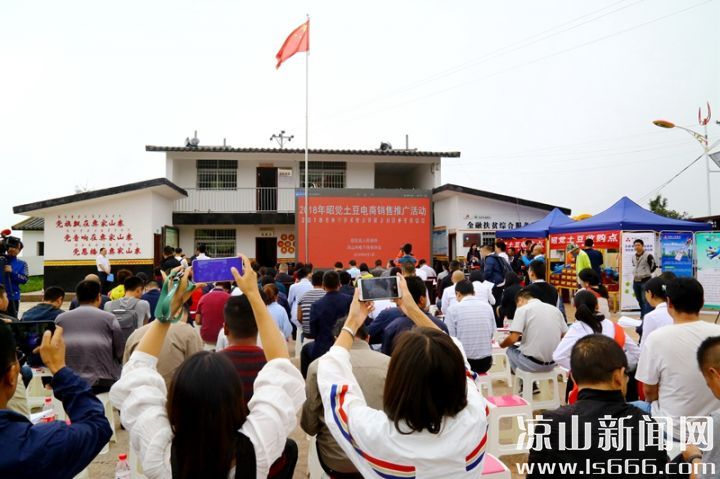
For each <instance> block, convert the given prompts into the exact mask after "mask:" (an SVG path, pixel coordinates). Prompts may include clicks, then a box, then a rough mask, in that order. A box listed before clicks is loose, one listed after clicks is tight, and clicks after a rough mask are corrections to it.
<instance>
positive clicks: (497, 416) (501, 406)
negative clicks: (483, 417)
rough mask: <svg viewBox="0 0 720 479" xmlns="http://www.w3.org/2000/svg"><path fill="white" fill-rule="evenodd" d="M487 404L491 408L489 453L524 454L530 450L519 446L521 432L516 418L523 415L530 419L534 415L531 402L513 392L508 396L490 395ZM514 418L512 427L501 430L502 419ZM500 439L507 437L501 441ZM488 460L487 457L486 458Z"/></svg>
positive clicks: (489, 417)
mask: <svg viewBox="0 0 720 479" xmlns="http://www.w3.org/2000/svg"><path fill="white" fill-rule="evenodd" d="M486 399H487V404H488V407H489V409H490V414H489V415H488V446H487V453H488V454H492V455H495V456H506V455H509V454H523V453H525V452H528V450H529V449H528V448H527V447H521V448H518V445H517V441H518V437H519V436H520V433H521V428H520V427H519V425H518V423H517V421H516V420H515V418H518V417H523V418H524V419H525V420H530V419H532V417H533V414H532V408H531V407H530V404H529V403H528V402H527V401H526V400H525V399H523V398H521V397H520V396H516V395H513V394H510V395H507V396H490V397H488V398H486ZM508 417H509V418H513V419H514V420H513V423H512V427H511V428H509V429H504V430H503V431H502V432H501V430H500V420H501V419H503V418H508ZM500 439H506V440H505V441H504V442H501V441H500ZM486 460H487V459H486Z"/></svg>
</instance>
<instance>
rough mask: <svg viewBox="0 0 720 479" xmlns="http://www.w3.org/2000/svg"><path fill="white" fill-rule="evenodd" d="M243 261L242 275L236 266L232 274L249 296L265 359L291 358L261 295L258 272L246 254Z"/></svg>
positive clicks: (239, 286)
mask: <svg viewBox="0 0 720 479" xmlns="http://www.w3.org/2000/svg"><path fill="white" fill-rule="evenodd" d="M240 257H241V258H242V262H243V274H242V276H241V275H240V273H239V272H238V270H237V269H236V268H232V274H233V276H234V277H235V283H237V285H238V288H240V291H242V292H243V294H244V295H246V296H247V298H248V301H250V306H251V307H252V310H253V314H254V315H255V322H256V323H257V327H258V332H259V333H260V340H261V341H262V345H263V350H264V351H265V359H267V360H268V361H271V360H273V359H276V358H288V359H289V358H290V355H289V354H288V349H287V344H286V343H285V340H284V338H283V337H282V336H281V335H279V334H278V333H277V332H278V327H277V325H276V324H275V321H273V319H272V316H270V312H269V311H268V309H267V306H265V303H264V302H263V300H262V298H261V297H260V289H259V288H258V282H257V274H256V273H255V270H253V269H252V266H251V265H250V260H248V259H247V257H246V256H244V255H240Z"/></svg>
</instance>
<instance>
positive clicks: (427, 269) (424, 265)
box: [417, 259, 437, 280]
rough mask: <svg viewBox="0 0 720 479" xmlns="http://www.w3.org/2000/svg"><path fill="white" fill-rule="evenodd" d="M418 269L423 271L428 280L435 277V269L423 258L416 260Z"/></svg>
mask: <svg viewBox="0 0 720 479" xmlns="http://www.w3.org/2000/svg"><path fill="white" fill-rule="evenodd" d="M417 269H420V270H423V271H425V276H426V277H427V279H428V280H430V279H435V278H437V273H436V272H435V270H434V269H433V268H432V267H431V266H430V265H428V264H427V261H425V260H424V259H421V260H420V262H418V268H417Z"/></svg>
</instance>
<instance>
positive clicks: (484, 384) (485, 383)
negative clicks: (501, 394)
mask: <svg viewBox="0 0 720 479" xmlns="http://www.w3.org/2000/svg"><path fill="white" fill-rule="evenodd" d="M475 384H477V385H478V386H479V387H480V393H481V394H482V389H483V388H485V389H486V390H487V394H486V396H492V395H493V386H492V376H490V375H489V374H488V373H482V374H478V375H477V378H476V379H475Z"/></svg>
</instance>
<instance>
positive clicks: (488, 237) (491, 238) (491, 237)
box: [482, 233, 495, 246]
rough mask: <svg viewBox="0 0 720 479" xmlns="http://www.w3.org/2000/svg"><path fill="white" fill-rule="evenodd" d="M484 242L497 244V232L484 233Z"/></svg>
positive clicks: (491, 244)
mask: <svg viewBox="0 0 720 479" xmlns="http://www.w3.org/2000/svg"><path fill="white" fill-rule="evenodd" d="M482 244H483V245H488V246H495V233H483V236H482Z"/></svg>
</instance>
